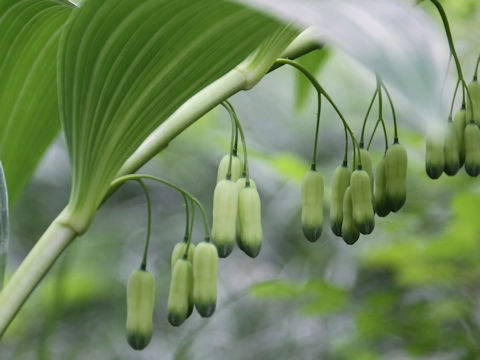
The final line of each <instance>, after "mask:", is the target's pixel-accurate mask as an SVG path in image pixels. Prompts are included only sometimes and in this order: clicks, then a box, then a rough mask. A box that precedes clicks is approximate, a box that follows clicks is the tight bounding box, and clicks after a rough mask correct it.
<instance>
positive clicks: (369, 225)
mask: <svg viewBox="0 0 480 360" xmlns="http://www.w3.org/2000/svg"><path fill="white" fill-rule="evenodd" d="M355 227H356V228H357V230H358V231H360V233H361V234H363V235H368V234H371V233H372V231H373V229H374V228H375V219H372V220H366V221H362V222H361V223H355Z"/></svg>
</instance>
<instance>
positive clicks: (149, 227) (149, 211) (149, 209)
mask: <svg viewBox="0 0 480 360" xmlns="http://www.w3.org/2000/svg"><path fill="white" fill-rule="evenodd" d="M137 181H138V183H139V184H140V186H141V187H142V189H143V192H144V193H145V198H146V199H147V239H146V240H145V248H144V250H143V259H142V264H141V265H140V270H144V271H145V270H147V256H148V246H149V245H150V234H151V232H152V201H151V200H150V193H149V192H148V189H147V187H146V186H145V183H144V182H143V181H142V180H141V179H138V180H137Z"/></svg>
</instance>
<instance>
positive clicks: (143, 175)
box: [110, 174, 210, 239]
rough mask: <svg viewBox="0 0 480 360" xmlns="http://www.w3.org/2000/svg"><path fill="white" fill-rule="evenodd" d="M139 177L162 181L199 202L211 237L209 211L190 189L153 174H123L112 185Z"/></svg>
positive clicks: (207, 232)
mask: <svg viewBox="0 0 480 360" xmlns="http://www.w3.org/2000/svg"><path fill="white" fill-rule="evenodd" d="M139 179H148V180H153V181H157V182H159V183H162V184H164V185H167V186H169V187H171V188H173V189H175V190H177V191H179V192H180V193H181V194H183V195H185V196H187V197H188V198H189V199H190V200H192V201H194V202H195V204H197V206H198V207H199V208H200V211H201V212H202V215H203V222H204V226H205V239H207V238H208V239H210V225H209V223H208V218H207V212H206V211H205V208H204V207H203V205H202V203H201V202H200V201H199V200H198V199H197V198H196V197H195V196H193V195H192V194H190V193H189V192H188V191H186V190H185V189H183V188H181V187H180V186H177V185H175V184H173V183H171V182H170V181H167V180H165V179H162V178H159V177H157V176H153V175H148V174H131V175H125V176H122V177H119V178H117V179H115V180H114V181H112V183H111V184H110V187H117V186H118V185H121V184H123V183H124V182H126V181H129V180H139ZM192 211H193V209H192Z"/></svg>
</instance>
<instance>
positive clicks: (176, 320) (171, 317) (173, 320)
mask: <svg viewBox="0 0 480 360" xmlns="http://www.w3.org/2000/svg"><path fill="white" fill-rule="evenodd" d="M186 315H187V314H177V313H173V312H169V313H168V322H169V323H170V324H171V325H172V326H180V325H182V324H183V322H184V321H185V319H186V318H187V317H186Z"/></svg>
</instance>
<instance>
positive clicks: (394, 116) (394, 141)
mask: <svg viewBox="0 0 480 360" xmlns="http://www.w3.org/2000/svg"><path fill="white" fill-rule="evenodd" d="M380 81H381V80H380ZM381 85H382V88H383V90H384V91H385V94H387V98H388V102H389V103H390V109H391V110H392V117H393V128H394V137H393V143H394V144H397V143H398V125H397V114H396V113H395V106H394V105H393V100H392V97H391V96H390V93H389V91H388V89H387V87H386V86H385V84H384V83H383V82H381Z"/></svg>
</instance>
